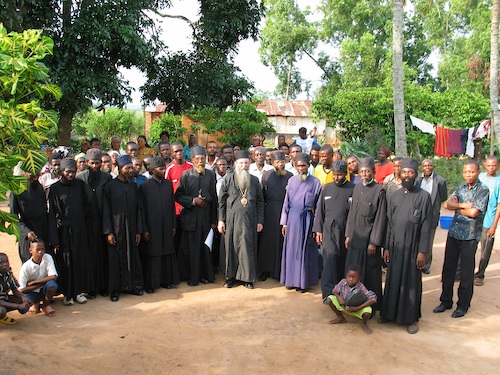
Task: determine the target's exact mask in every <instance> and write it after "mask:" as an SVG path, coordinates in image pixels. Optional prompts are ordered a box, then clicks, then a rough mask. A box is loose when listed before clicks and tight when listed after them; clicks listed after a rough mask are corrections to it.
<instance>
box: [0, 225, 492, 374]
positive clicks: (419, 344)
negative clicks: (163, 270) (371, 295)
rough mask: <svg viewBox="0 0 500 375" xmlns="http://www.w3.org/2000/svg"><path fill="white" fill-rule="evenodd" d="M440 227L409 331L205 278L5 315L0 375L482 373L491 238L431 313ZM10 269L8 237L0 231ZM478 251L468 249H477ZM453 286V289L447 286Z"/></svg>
mask: <svg viewBox="0 0 500 375" xmlns="http://www.w3.org/2000/svg"><path fill="white" fill-rule="evenodd" d="M445 239H446V231H444V230H442V229H440V228H438V230H437V233H436V239H435V244H434V263H433V265H432V269H431V274H430V275H424V278H423V281H424V296H423V306H422V315H423V317H422V319H421V321H420V325H419V326H420V331H419V332H418V333H417V334H416V335H409V334H408V333H407V332H406V327H405V326H398V325H396V324H386V325H381V324H378V323H377V322H376V319H372V320H371V321H370V323H369V325H370V327H371V328H372V330H373V334H372V335H369V336H367V335H366V334H365V333H364V332H363V331H362V329H361V327H360V326H359V323H358V321H356V320H354V319H353V318H348V323H347V324H342V325H335V326H334V325H329V324H328V320H330V319H333V318H334V315H333V313H332V311H331V310H330V309H329V307H328V306H325V305H323V304H322V303H321V292H320V289H319V287H316V288H314V289H312V290H311V292H309V293H306V294H300V293H297V292H295V291H286V290H285V288H284V287H282V286H281V285H280V284H279V283H278V282H277V281H275V280H268V281H266V282H257V283H255V287H256V288H255V289H254V290H247V289H245V288H244V287H237V288H234V289H225V288H223V287H222V284H223V278H222V277H221V276H220V275H219V277H218V279H217V281H216V283H214V284H211V285H200V286H197V287H189V286H187V285H186V283H182V284H181V285H179V286H178V287H177V288H175V289H171V290H165V289H161V290H159V291H157V292H156V293H154V294H150V295H144V296H142V297H136V296H129V295H122V297H121V298H120V301H119V302H117V303H112V302H111V301H110V300H109V298H104V297H97V299H95V300H93V301H89V302H88V303H87V304H84V305H77V304H75V305H74V306H70V307H66V306H64V305H63V304H62V298H61V297H58V298H57V300H56V303H55V304H53V305H52V306H53V307H54V308H55V309H56V310H57V316H56V317H54V318H48V317H46V316H44V315H36V316H28V315H25V316H21V315H20V314H19V313H17V312H11V313H9V315H10V316H11V317H13V318H15V319H17V320H18V323H17V324H16V325H13V326H6V325H2V324H0V341H1V343H2V344H1V345H0V358H1V364H0V374H28V373H32V372H33V370H34V366H37V367H38V368H39V370H41V371H42V373H43V374H48V373H52V374H62V373H68V374H80V373H81V374H88V373H94V374H104V373H108V374H115V373H121V374H151V373H163V374H231V373H239V374H260V373H276V374H306V373H309V374H340V373H345V372H349V373H352V374H401V373H404V374H424V373H425V374H429V373H441V374H450V373H453V374H466V373H475V374H493V373H496V371H498V364H499V359H500V335H499V333H498V327H500V302H499V300H498V296H499V295H500V282H499V279H500V251H499V250H498V249H499V246H500V244H499V243H497V244H495V250H494V252H493V254H492V258H491V262H490V265H489V268H488V270H487V273H486V279H485V284H484V286H482V287H476V288H475V290H474V297H473V300H472V306H471V309H470V310H469V312H468V314H467V315H466V316H465V317H464V318H461V319H452V318H451V316H450V315H451V312H452V311H453V310H450V311H447V312H445V313H443V314H433V313H432V309H433V308H434V307H436V306H437V305H438V304H439V295H440V291H441V283H440V278H441V276H440V272H441V267H442V262H443V252H444V244H445ZM0 248H1V250H0V251H3V252H6V253H7V254H8V255H9V258H10V260H11V265H12V268H13V269H14V271H15V273H16V274H17V273H18V271H19V267H20V261H19V258H18V256H17V245H16V244H15V242H14V238H13V237H12V236H8V235H5V234H0ZM478 256H479V251H478ZM457 285H458V284H456V286H457Z"/></svg>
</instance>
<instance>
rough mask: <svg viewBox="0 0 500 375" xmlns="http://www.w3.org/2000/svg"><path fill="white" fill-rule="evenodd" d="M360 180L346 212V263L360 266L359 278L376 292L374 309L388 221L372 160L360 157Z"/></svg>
mask: <svg viewBox="0 0 500 375" xmlns="http://www.w3.org/2000/svg"><path fill="white" fill-rule="evenodd" d="M358 172H359V176H360V178H361V183H360V184H357V185H356V186H355V187H354V190H353V192H352V204H351V208H350V210H349V215H348V216H347V224H346V232H345V236H346V240H345V247H346V249H347V257H346V263H345V265H346V267H349V266H350V265H352V264H357V265H358V266H360V267H361V270H362V272H361V282H362V283H363V284H364V285H365V286H366V287H367V288H368V290H372V291H373V292H374V293H375V294H376V295H377V303H376V304H375V305H373V306H372V308H373V310H374V311H376V310H379V309H380V302H381V300H382V254H381V247H382V246H383V245H384V242H385V234H386V233H385V230H386V223H387V217H386V213H387V206H386V198H385V190H384V187H383V186H382V185H381V184H377V183H376V182H375V180H374V174H375V161H374V160H373V158H361V159H359V163H358Z"/></svg>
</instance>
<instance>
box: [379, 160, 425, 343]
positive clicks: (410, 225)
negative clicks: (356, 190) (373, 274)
mask: <svg viewBox="0 0 500 375" xmlns="http://www.w3.org/2000/svg"><path fill="white" fill-rule="evenodd" d="M417 172H418V163H417V161H416V160H415V159H411V158H406V159H403V160H402V163H401V184H402V189H399V190H396V191H395V192H394V193H393V194H392V195H391V199H390V200H389V202H388V208H387V218H388V219H389V220H388V223H389V225H388V228H387V241H386V244H385V249H384V260H385V262H386V263H387V277H386V280H385V290H384V299H383V301H382V309H381V311H380V319H379V322H380V323H386V322H388V321H396V322H397V323H399V324H406V325H407V331H408V333H417V332H418V325H417V323H418V320H419V319H420V317H421V316H422V315H421V309H420V307H421V304H422V272H421V270H422V269H423V268H424V266H425V259H426V256H425V255H426V253H427V252H428V251H429V248H430V239H431V230H432V214H431V212H432V204H431V198H430V195H429V194H428V193H427V192H426V191H425V190H422V189H421V188H420V187H419V186H418V185H416V184H415V179H416V177H417Z"/></svg>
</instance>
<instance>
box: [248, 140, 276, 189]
mask: <svg viewBox="0 0 500 375" xmlns="http://www.w3.org/2000/svg"><path fill="white" fill-rule="evenodd" d="M253 156H254V160H255V163H252V164H250V167H249V168H248V171H249V172H250V174H251V175H253V176H255V177H257V178H258V179H259V182H260V183H262V176H263V175H264V172H265V171H269V170H273V167H272V166H270V165H269V164H266V148H265V147H261V146H259V147H255V150H254V153H253Z"/></svg>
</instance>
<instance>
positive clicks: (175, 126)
mask: <svg viewBox="0 0 500 375" xmlns="http://www.w3.org/2000/svg"><path fill="white" fill-rule="evenodd" d="M164 131H166V132H168V134H169V135H170V142H176V141H179V142H182V144H185V141H184V139H183V138H182V135H183V134H184V133H185V132H186V131H187V130H186V128H183V127H182V116H180V115H174V114H173V113H168V112H165V113H164V114H163V115H162V116H161V118H160V119H159V120H157V121H155V122H153V123H152V124H151V128H150V129H149V139H148V143H149V144H150V145H151V146H156V145H157V144H158V143H159V141H160V134H161V132H164Z"/></svg>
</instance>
